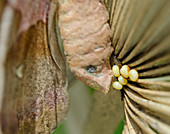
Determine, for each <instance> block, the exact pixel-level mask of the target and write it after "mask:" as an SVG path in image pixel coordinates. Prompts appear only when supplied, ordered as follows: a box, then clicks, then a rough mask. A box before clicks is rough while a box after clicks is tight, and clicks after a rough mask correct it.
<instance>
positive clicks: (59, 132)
mask: <svg viewBox="0 0 170 134" xmlns="http://www.w3.org/2000/svg"><path fill="white" fill-rule="evenodd" d="M52 134H67V133H66V128H65V125H64V123H62V124H61V125H60V126H59V127H58V128H56V129H55V130H54V132H52Z"/></svg>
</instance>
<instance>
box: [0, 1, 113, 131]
mask: <svg viewBox="0 0 170 134" xmlns="http://www.w3.org/2000/svg"><path fill="white" fill-rule="evenodd" d="M1 16H2V17H1V19H0V20H1V23H0V24H1V27H3V24H8V27H7V28H8V29H3V28H1V29H0V32H1V33H4V32H5V31H6V30H8V33H7V35H6V37H5V38H4V40H6V41H5V44H2V45H4V46H6V47H7V54H6V58H5V60H4V61H5V66H4V69H5V72H4V75H5V79H4V81H3V83H4V84H3V98H2V108H1V111H0V122H1V129H2V132H3V133H4V134H8V133H13V134H15V133H17V134H22V133H26V132H29V133H31V134H34V133H50V132H52V130H54V129H55V128H56V127H57V126H58V125H59V123H61V122H62V120H63V119H64V118H65V116H66V114H67V110H68V105H69V97H68V93H67V78H66V70H65V61H64V57H63V56H62V54H61V51H60V49H59V43H58V39H57V36H58V35H57V32H56V27H57V25H59V29H60V32H61V36H62V39H63V46H64V51H65V55H66V58H67V61H68V63H69V66H70V69H71V70H72V72H73V73H74V74H75V76H77V78H78V79H80V80H82V81H83V82H85V83H86V84H88V85H89V86H92V87H93V88H95V89H99V90H102V91H103V92H104V93H108V91H109V89H110V87H111V81H112V77H113V76H112V71H111V70H110V64H109V57H110V55H111V53H112V47H111V42H110V28H109V25H108V23H107V21H108V14H107V11H106V8H105V7H104V5H103V4H102V3H101V2H100V1H99V0H93V1H91V0H68V1H62V0H36V1H35V0H15V1H14V0H8V1H6V2H5V5H4V8H3V11H2V15H1ZM5 17H8V20H7V21H8V22H11V23H7V22H6V19H4V18H5ZM58 22H59V24H58ZM9 37H10V39H9Z"/></svg>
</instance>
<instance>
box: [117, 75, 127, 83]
mask: <svg viewBox="0 0 170 134" xmlns="http://www.w3.org/2000/svg"><path fill="white" fill-rule="evenodd" d="M118 80H119V82H120V83H121V84H122V85H127V79H125V78H123V76H119V77H118Z"/></svg>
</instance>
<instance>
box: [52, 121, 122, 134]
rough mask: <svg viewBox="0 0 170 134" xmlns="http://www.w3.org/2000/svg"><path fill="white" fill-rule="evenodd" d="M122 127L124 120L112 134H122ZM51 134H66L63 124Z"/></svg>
mask: <svg viewBox="0 0 170 134" xmlns="http://www.w3.org/2000/svg"><path fill="white" fill-rule="evenodd" d="M123 126H124V119H123V120H122V121H121V122H120V124H119V126H118V127H117V129H116V131H115V132H114V133H113V134H122V131H123ZM52 134H67V131H66V128H65V124H64V123H63V124H61V125H60V126H59V127H58V128H56V130H55V131H54V132H53V133H52Z"/></svg>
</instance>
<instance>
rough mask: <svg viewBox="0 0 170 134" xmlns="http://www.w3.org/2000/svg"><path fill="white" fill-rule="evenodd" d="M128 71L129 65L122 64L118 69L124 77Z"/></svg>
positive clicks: (127, 75)
mask: <svg viewBox="0 0 170 134" xmlns="http://www.w3.org/2000/svg"><path fill="white" fill-rule="evenodd" d="M129 71H130V67H129V66H128V65H123V66H122V68H121V69H120V73H121V75H122V76H123V77H124V78H128V77H129Z"/></svg>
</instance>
